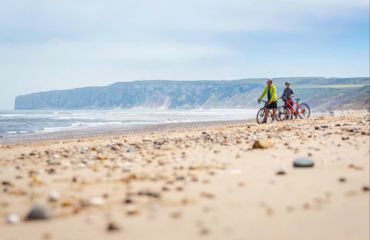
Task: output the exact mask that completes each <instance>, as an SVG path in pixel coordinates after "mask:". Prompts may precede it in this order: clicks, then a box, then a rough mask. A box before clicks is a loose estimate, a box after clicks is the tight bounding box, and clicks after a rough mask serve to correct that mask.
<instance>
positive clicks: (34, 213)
mask: <svg viewBox="0 0 370 240" xmlns="http://www.w3.org/2000/svg"><path fill="white" fill-rule="evenodd" d="M49 218H50V213H49V210H48V209H47V208H46V206H44V205H43V204H40V203H37V204H35V205H33V207H32V209H31V210H30V211H29V213H28V214H27V216H26V220H27V221H33V220H46V219H49Z"/></svg>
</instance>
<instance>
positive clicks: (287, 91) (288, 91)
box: [281, 81, 294, 117]
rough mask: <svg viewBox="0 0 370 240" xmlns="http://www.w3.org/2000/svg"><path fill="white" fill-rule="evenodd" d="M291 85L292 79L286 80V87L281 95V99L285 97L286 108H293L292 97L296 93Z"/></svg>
mask: <svg viewBox="0 0 370 240" xmlns="http://www.w3.org/2000/svg"><path fill="white" fill-rule="evenodd" d="M290 85H291V82H290V81H286V82H285V89H284V92H283V95H282V96H281V99H283V101H284V108H287V107H289V108H290V109H292V108H293V100H292V97H293V95H294V92H293V89H291V88H290ZM291 117H293V116H291Z"/></svg>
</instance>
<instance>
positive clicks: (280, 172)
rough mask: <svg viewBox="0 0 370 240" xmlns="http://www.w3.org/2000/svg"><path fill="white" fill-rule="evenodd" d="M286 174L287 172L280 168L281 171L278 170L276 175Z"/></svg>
mask: <svg viewBox="0 0 370 240" xmlns="http://www.w3.org/2000/svg"><path fill="white" fill-rule="evenodd" d="M285 174H286V172H285V171H284V170H279V171H277V172H276V175H279V176H281V175H285Z"/></svg>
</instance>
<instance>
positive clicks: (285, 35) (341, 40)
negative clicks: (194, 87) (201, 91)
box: [0, 0, 369, 109]
mask: <svg viewBox="0 0 370 240" xmlns="http://www.w3.org/2000/svg"><path fill="white" fill-rule="evenodd" d="M0 6H1V8H0V109H12V108H13V106H14V98H15V96H17V95H21V94H27V93H31V92H38V91H46V90H53V89H69V88H75V87H83V86H103V85H109V84H111V83H114V82H118V81H132V80H156V79H168V80H218V79H230V80H231V79H240V78H253V77H293V76H304V77H308V76H323V77H352V76H353V77H354V76H363V77H368V76H369V1H368V0H104V1H103V0H99V1H98V0H63V1H56V0H32V1H30V0H11V1H8V0H0Z"/></svg>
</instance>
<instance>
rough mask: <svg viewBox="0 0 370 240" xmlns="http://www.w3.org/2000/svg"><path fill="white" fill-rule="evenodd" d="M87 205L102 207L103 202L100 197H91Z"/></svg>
mask: <svg viewBox="0 0 370 240" xmlns="http://www.w3.org/2000/svg"><path fill="white" fill-rule="evenodd" d="M89 203H90V205H92V206H103V205H104V203H105V201H104V199H103V198H101V197H93V198H91V199H90V200H89Z"/></svg>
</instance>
